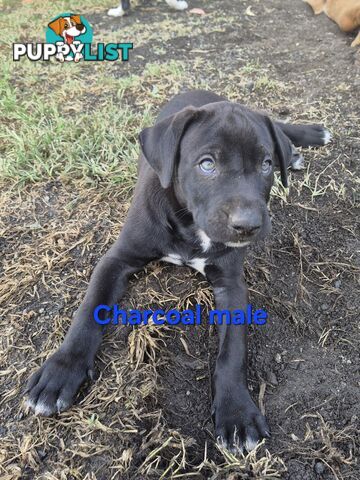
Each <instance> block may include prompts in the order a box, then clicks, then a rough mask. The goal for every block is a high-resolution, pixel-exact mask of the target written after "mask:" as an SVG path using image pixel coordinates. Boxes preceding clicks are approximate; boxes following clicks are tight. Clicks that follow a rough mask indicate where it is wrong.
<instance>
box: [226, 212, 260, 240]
mask: <svg viewBox="0 0 360 480" xmlns="http://www.w3.org/2000/svg"><path fill="white" fill-rule="evenodd" d="M229 226H230V227H231V228H232V229H234V230H236V232H237V233H240V234H242V235H254V234H255V233H256V232H257V231H258V230H260V227H261V215H260V214H259V213H257V212H254V211H252V210H249V209H238V210H236V211H235V212H233V213H231V214H230V215H229Z"/></svg>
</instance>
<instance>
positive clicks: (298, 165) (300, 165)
mask: <svg viewBox="0 0 360 480" xmlns="http://www.w3.org/2000/svg"><path fill="white" fill-rule="evenodd" d="M290 167H291V169H292V170H303V169H304V168H305V161H304V157H303V156H302V155H300V156H299V157H298V158H297V159H296V160H295V162H292V163H291V165H290Z"/></svg>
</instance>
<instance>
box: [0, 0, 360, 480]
mask: <svg viewBox="0 0 360 480" xmlns="http://www.w3.org/2000/svg"><path fill="white" fill-rule="evenodd" d="M8 3H9V2H8ZM83 3H84V2H83ZM115 3H116V2H115ZM163 3H164V2H161V3H158V2H154V1H151V2H144V3H142V2H140V3H139V4H138V5H137V6H136V7H135V8H134V9H133V10H132V12H131V15H129V16H127V17H124V18H121V19H115V18H110V17H107V16H106V14H105V12H106V6H107V7H110V6H112V5H109V4H108V2H106V4H105V2H102V3H101V5H100V6H99V5H97V6H96V7H94V8H92V9H90V11H89V13H87V12H88V10H86V8H85V7H84V9H83V12H84V15H85V16H86V18H87V19H88V20H89V21H90V23H91V24H92V25H93V26H94V30H95V33H96V32H108V34H109V37H106V35H104V39H107V38H110V37H111V35H113V36H114V37H117V38H118V39H119V41H126V40H127V37H128V38H129V39H131V38H132V40H133V42H134V50H133V51H132V52H131V56H130V62H128V63H127V64H126V65H125V64H121V63H120V62H118V63H117V64H114V65H111V66H110V65H107V66H104V67H101V68H104V71H102V75H105V73H106V76H107V77H108V78H110V80H111V82H112V83H111V84H108V83H106V82H108V81H110V80H107V79H105V76H104V77H103V78H104V80H103V85H102V84H100V83H101V82H100V83H99V87H98V89H97V90H91V89H89V91H83V92H81V95H80V97H79V98H80V99H81V103H82V108H84V109H85V110H86V112H89V122H90V124H91V121H92V120H91V118H95V117H94V116H93V117H91V115H92V114H93V113H92V112H95V113H96V112H100V114H101V113H102V112H104V113H103V115H104V116H105V115H106V111H105V110H106V106H104V105H103V102H106V101H107V100H106V99H109V98H110V99H111V101H113V102H114V103H115V105H117V104H118V105H119V107H118V108H119V109H123V108H125V106H126V107H127V108H129V109H130V111H131V112H132V113H133V115H134V119H135V120H133V121H132V123H133V124H134V126H133V128H134V130H135V131H139V130H140V128H141V125H140V123H139V122H137V120H136V118H137V117H136V115H138V114H139V115H142V112H143V111H144V109H146V108H147V107H151V112H152V113H151V114H152V115H153V114H154V113H156V109H157V107H158V106H159V105H161V104H162V103H164V101H165V100H166V98H169V97H170V96H171V95H172V94H174V93H177V92H179V91H185V90H187V89H189V88H197V87H202V88H208V89H212V90H214V91H216V92H217V93H223V94H225V95H227V96H228V97H229V98H230V99H232V100H237V101H239V102H243V103H246V104H247V105H249V106H251V107H254V108H261V109H265V110H268V111H269V112H271V113H272V115H273V116H275V117H277V118H281V119H284V120H285V119H289V120H291V121H294V122H316V123H323V124H325V125H326V126H327V127H328V128H329V129H330V130H331V132H332V134H333V142H332V143H331V144H329V145H327V146H326V147H323V148H320V149H307V150H304V151H303V152H302V153H303V155H304V157H305V160H306V169H305V170H303V171H301V172H297V173H291V176H290V189H289V191H285V190H284V189H283V188H282V187H281V186H280V184H279V183H278V182H277V183H276V185H275V187H274V189H273V195H272V199H271V212H272V215H273V231H272V234H271V236H270V237H269V239H268V240H267V241H266V242H265V243H262V244H259V245H256V246H255V247H252V248H251V249H250V252H249V255H248V259H247V263H246V277H247V282H248V285H249V287H250V295H251V303H252V304H253V305H256V306H257V308H265V309H266V310H267V312H268V313H269V316H270V320H269V322H268V323H267V324H266V325H265V326H261V327H254V328H252V329H251V330H250V339H249V361H250V373H249V377H250V389H251V392H252V395H253V397H254V399H256V401H257V402H259V401H260V404H261V406H262V408H263V409H264V410H265V413H266V416H267V419H268V422H269V424H270V427H271V431H272V437H271V439H270V440H267V441H266V442H264V443H263V444H261V445H260V446H259V447H258V448H257V449H256V450H255V451H254V452H252V453H251V454H250V455H248V456H247V457H236V456H234V455H231V454H229V453H226V452H224V451H221V450H219V448H217V447H216V446H215V444H214V430H213V424H212V420H211V414H210V406H211V382H210V379H211V372H212V370H213V367H214V360H215V356H216V342H217V339H216V331H215V330H214V329H210V328H209V327H208V326H206V325H205V324H204V325H202V326H201V327H188V328H183V329H180V328H175V327H173V328H165V327H164V328H158V327H140V328H138V329H135V330H133V331H131V330H128V329H124V328H115V327H114V328H113V329H112V331H109V332H108V333H107V334H106V338H105V341H104V344H103V347H102V349H101V351H100V353H99V356H98V361H97V365H96V367H97V378H96V380H95V382H94V383H93V384H92V385H86V386H84V388H83V389H82V391H81V393H80V396H79V399H78V401H77V403H76V405H75V406H74V407H73V408H72V409H71V410H69V411H68V412H64V413H62V414H61V415H59V416H57V417H54V418H48V419H47V418H39V417H35V416H34V415H32V414H31V413H29V412H27V411H26V409H25V408H24V405H23V400H22V393H21V392H22V390H23V388H24V384H25V382H26V379H27V377H28V376H29V374H30V373H31V372H32V371H33V370H34V369H35V368H37V367H38V366H40V365H41V363H42V362H43V361H44V360H45V359H46V358H47V357H48V355H49V354H50V353H51V352H52V351H54V349H55V348H56V347H57V346H59V344H60V343H61V340H62V338H63V336H64V334H65V332H66V330H67V328H68V326H69V324H70V321H71V317H72V314H73V312H74V310H75V309H76V307H77V306H78V304H79V302H80V301H81V299H82V297H83V295H84V292H85V290H86V286H87V282H88V280H89V278H90V274H91V271H92V269H93V267H94V265H95V264H96V262H97V261H98V259H99V258H100V257H101V255H102V254H103V253H104V252H105V251H106V249H107V248H109V245H111V243H112V242H113V241H114V239H115V238H116V236H117V234H118V232H119V230H120V229H121V226H122V224H123V222H124V219H125V215H126V210H127V208H128V206H129V202H130V200H131V189H132V187H133V184H134V173H132V174H131V176H130V178H127V180H126V182H124V183H121V182H113V183H112V182H111V181H109V179H108V178H107V179H104V178H101V177H97V178H95V180H94V181H93V182H92V183H91V182H90V181H87V180H86V181H85V180H84V179H83V178H82V177H81V175H80V176H79V175H75V174H74V178H71V175H69V176H68V177H66V176H63V175H61V174H59V173H58V172H59V170H56V168H54V169H53V170H51V171H50V169H49V170H48V173H42V174H41V177H39V178H36V179H35V180H34V181H29V180H26V181H19V180H18V179H16V178H10V177H9V178H5V176H4V178H3V180H2V190H1V199H0V201H1V203H0V209H1V210H0V211H1V217H2V220H1V224H0V248H1V256H2V266H1V275H2V280H1V283H0V303H1V309H2V312H1V328H2V338H1V370H0V379H1V397H0V478H1V479H4V480H12V479H47V480H50V479H51V480H52V479H61V480H63V479H66V480H68V479H89V480H90V479H91V480H94V479H97V480H102V479H104V480H108V479H112V478H118V479H124V480H126V479H159V478H164V479H168V478H185V479H190V478H196V479H231V480H235V479H243V478H244V479H245V478H257V479H272V478H283V479H289V480H313V479H314V480H315V479H324V480H330V479H353V480H355V479H359V478H360V466H359V421H360V407H359V378H360V377H359V337H360V334H359V324H358V312H359V308H360V302H359V286H358V283H357V281H358V278H359V277H358V273H359V263H358V260H359V257H358V255H357V253H356V252H357V250H358V247H359V242H358V238H359V230H358V226H359V225H358V218H359V215H358V210H357V200H358V195H359V193H358V192H359V190H358V188H359V187H358V186H359V176H358V173H359V160H360V128H359V127H360V102H359V98H360V92H359V90H360V75H359V73H360V71H359V70H360V51H356V50H354V49H351V48H350V43H351V38H352V36H351V35H345V34H343V33H341V32H340V31H339V30H338V28H337V26H336V25H335V24H334V23H332V22H331V21H330V20H329V19H327V18H326V17H325V16H323V15H322V16H318V17H315V16H313V14H312V11H311V9H310V8H308V6H307V5H305V4H304V3H303V2H301V1H292V2H283V1H281V0H271V1H260V0H259V1H257V0H247V1H242V0H224V1H219V0H213V1H211V2H205V3H203V2H201V1H199V0H189V3H190V6H191V7H201V8H203V9H204V10H205V11H206V13H207V15H206V16H204V17H198V16H196V15H190V14H189V13H186V12H182V13H179V12H172V11H170V10H168V8H167V6H165V5H163ZM248 7H251V9H250V11H249V10H247V9H248ZM7 8H8V10H9V12H10V14H16V9H17V8H20V7H18V4H17V2H14V4H13V5H7ZM59 11H61V8H60V10H59ZM246 12H247V13H253V15H249V14H247V13H246ZM56 13H57V12H54V15H55V14H56ZM27 38H28V39H29V40H28V41H33V37H32V36H31V32H28V37H27ZM99 41H100V40H99ZM106 41H107V40H106ZM172 61H173V62H177V63H170V67H169V70H168V71H165V73H164V71H163V70H161V69H160V70H159V71H158V70H156V68H157V67H156V65H160V66H161V65H162V64H163V63H164V64H166V65H169V62H172ZM149 65H152V67H151V68H150V67H149ZM154 65H155V66H154ZM19 68H20V67H19ZM39 68H41V69H42V72H41V73H40V74H39V77H37V78H38V80H39V78H50V75H51V71H49V72H48V71H47V70H46V68H45V67H39ZM159 68H160V67H159ZM83 69H84V72H85V73H84V75H85V74H86V72H87V71H89V70H85V67H83ZM45 70H46V71H45ZM43 71H44V72H43ZM80 71H81V72H82V73H81V75H83V70H79V72H80ZM159 72H160V73H159ZM129 75H132V76H133V77H132V81H129V82H128V83H126V82H127V80H126V79H127V78H128V76H129ZM94 76H95V73H94V74H93V77H91V75H90V77H89V84H91V88H93V85H95V83H94V82H95V80H94V79H93V78H95V77H94ZM34 78H35V77H34ZM38 80H37V82H38ZM22 81H23V80H22V78H20V77H19V78H16V76H15V75H14V76H13V77H12V78H11V84H12V85H14V88H16V89H17V90H16V91H17V94H18V95H20V96H22V97H24V98H25V95H27V94H29V91H30V89H31V88H32V87H31V85H30V84H27V85H26V88H22V86H21V82H22ZM34 85H35V86H34V87H33V88H39V83H35V84H34ZM56 88H58V87H57V86H56V85H55V86H54V87H53V92H56ZM120 89H122V91H123V92H124V94H123V95H122V96H121V98H119V95H117V92H118V91H119V90H120ZM89 92H91V94H90V93H89ZM94 92H95V93H94ZM52 94H53V93H52ZM44 95H46V93H44ZM44 98H45V97H44ZM94 115H95V114H94ZM4 117H6V115H3V118H4ZM100 118H101V117H100ZM104 118H105V117H104ZM123 128H124V127H123V125H122V124H118V125H116V130H118V131H119V132H120V131H122V129H123ZM30 133H31V132H30ZM123 135H125V136H126V132H125V133H124V132H123ZM29 141H30V140H29ZM64 141H66V139H64ZM129 141H130V143H131V145H136V136H135V135H134V136H132V137H131V138H130V140H129ZM110 143H111V142H110ZM131 148H133V149H134V148H135V149H137V147H131ZM104 152H105V149H104ZM0 153H1V155H5V154H6V146H5V148H4V149H1V150H0ZM44 155H45V153H44ZM102 155H105V153H103V154H102V153H101V152H100V154H99V156H98V157H97V158H96V162H98V163H99V164H102V163H106V161H105V160H104V159H103V157H102ZM116 155H117V152H116ZM132 155H133V156H132V158H133V160H132V163H133V165H134V164H135V163H134V162H135V158H136V151H135V154H132ZM27 168H29V167H27ZM59 168H60V170H61V165H60V167H59ZM74 168H75V167H74ZM74 171H75V170H74ZM132 172H133V170H132ZM90 177H91V175H90ZM195 303H201V304H202V305H203V306H204V308H205V309H208V308H211V306H213V297H212V293H211V291H210V289H209V286H208V284H207V282H206V281H205V280H204V279H203V278H202V277H201V275H198V274H196V273H194V272H193V271H191V270H190V269H188V268H185V267H171V266H166V265H164V264H160V263H154V264H151V265H150V266H149V267H148V268H147V269H146V271H145V272H144V273H141V274H139V275H137V276H136V278H134V279H133V280H132V281H131V284H130V288H129V290H128V292H127V294H126V297H125V298H124V299H123V300H122V301H121V305H122V306H123V307H124V308H151V307H155V306H161V307H164V308H169V309H170V308H176V307H177V308H181V309H183V308H188V307H190V306H193V305H194V304H195Z"/></svg>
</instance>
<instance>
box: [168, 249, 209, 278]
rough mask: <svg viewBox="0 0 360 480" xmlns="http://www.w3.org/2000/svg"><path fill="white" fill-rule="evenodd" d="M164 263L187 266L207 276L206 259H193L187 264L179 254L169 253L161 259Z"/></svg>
mask: <svg viewBox="0 0 360 480" xmlns="http://www.w3.org/2000/svg"><path fill="white" fill-rule="evenodd" d="M160 260H162V261H163V262H168V263H173V264H174V265H187V266H188V267H191V268H193V269H194V270H197V271H198V272H200V273H202V274H203V275H205V266H206V260H207V259H206V258H192V259H191V260H188V261H187V262H185V261H184V260H183V259H182V258H181V257H180V255H178V254H177V253H169V254H168V255H165V256H164V257H161V259H160Z"/></svg>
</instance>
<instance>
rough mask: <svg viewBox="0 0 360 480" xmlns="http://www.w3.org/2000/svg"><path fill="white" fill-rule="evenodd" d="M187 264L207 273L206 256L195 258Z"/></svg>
mask: <svg viewBox="0 0 360 480" xmlns="http://www.w3.org/2000/svg"><path fill="white" fill-rule="evenodd" d="M187 265H189V267H191V268H194V269H195V270H197V271H198V272H200V273H202V274H203V275H205V266H206V258H193V259H192V260H190V261H189V262H187Z"/></svg>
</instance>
